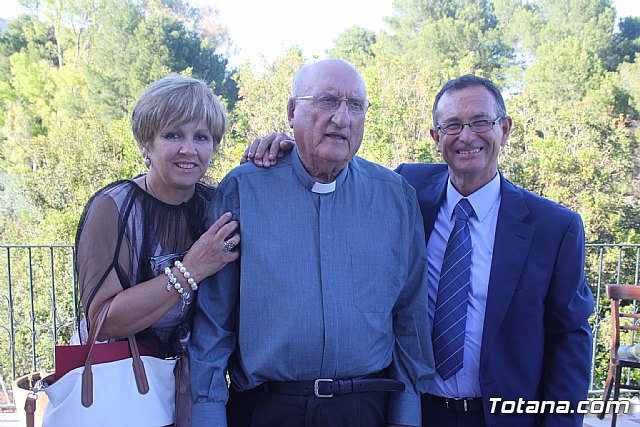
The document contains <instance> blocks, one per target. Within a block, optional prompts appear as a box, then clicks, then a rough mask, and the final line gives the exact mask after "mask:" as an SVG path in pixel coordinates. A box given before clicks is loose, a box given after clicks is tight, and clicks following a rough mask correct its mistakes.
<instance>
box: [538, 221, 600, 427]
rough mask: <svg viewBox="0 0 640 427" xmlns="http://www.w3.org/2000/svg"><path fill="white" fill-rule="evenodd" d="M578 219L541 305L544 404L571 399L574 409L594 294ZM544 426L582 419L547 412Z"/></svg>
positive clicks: (583, 391)
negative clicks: (543, 350)
mask: <svg viewBox="0 0 640 427" xmlns="http://www.w3.org/2000/svg"><path fill="white" fill-rule="evenodd" d="M584 259H585V238H584V227H583V225H582V220H581V218H580V216H579V215H578V214H574V216H573V219H572V221H571V222H570V224H569V226H568V227H567V230H566V232H565V234H564V236H563V239H562V243H561V245H560V249H559V252H558V256H557V258H556V263H555V266H554V271H553V275H552V278H551V283H550V286H549V291H548V294H547V299H546V301H545V317H544V325H545V353H544V354H545V355H544V361H543V372H542V383H541V385H542V393H541V399H542V400H553V401H561V400H562V401H570V402H571V407H572V409H575V408H576V405H577V402H578V401H579V400H584V399H586V398H587V392H588V389H589V377H590V368H591V343H592V339H593V338H592V334H591V328H590V326H589V321H588V319H589V316H590V315H591V313H592V312H593V295H592V294H591V291H590V289H589V287H588V286H587V283H586V280H585V272H584ZM542 425H543V426H547V427H552V426H553V427H561V426H575V427H581V426H582V415H579V414H575V415H560V414H555V415H551V414H546V415H544V418H543V424H542Z"/></svg>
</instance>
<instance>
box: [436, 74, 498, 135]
mask: <svg viewBox="0 0 640 427" xmlns="http://www.w3.org/2000/svg"><path fill="white" fill-rule="evenodd" d="M475 86H481V87H484V88H485V89H487V90H488V91H489V92H490V93H491V95H493V97H494V99H495V101H496V105H497V106H498V111H497V113H498V115H499V116H500V117H506V116H507V107H505V105H504V99H503V98H502V94H501V93H500V89H498V87H497V86H496V85H495V84H494V83H493V82H492V81H491V80H489V79H484V78H482V77H478V76H474V75H473V74H467V75H465V76H461V77H458V78H455V79H451V80H449V81H448V82H446V83H445V84H444V86H442V89H440V92H438V94H437V95H436V99H435V101H433V109H432V111H431V114H432V116H433V125H434V126H437V125H438V102H440V98H442V96H443V95H444V94H445V93H447V92H455V91H457V90H461V89H465V88H468V87H475Z"/></svg>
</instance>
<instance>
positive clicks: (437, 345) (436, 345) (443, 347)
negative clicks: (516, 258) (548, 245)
mask: <svg viewBox="0 0 640 427" xmlns="http://www.w3.org/2000/svg"><path fill="white" fill-rule="evenodd" d="M454 213H455V218H456V223H455V225H454V226H453V230H452V231H451V235H450V236H449V241H448V242H447V248H446V250H445V252H444V259H443V260H442V270H440V283H439V285H438V296H437V298H436V310H435V314H434V318H433V334H432V339H433V353H434V357H435V362H436V371H437V372H438V374H439V375H440V377H441V378H442V379H443V380H447V379H448V378H449V377H451V376H452V375H453V374H455V373H456V372H458V371H459V370H460V369H461V368H462V356H463V354H464V331H465V326H466V323H467V301H468V299H469V281H470V278H471V234H470V233H469V217H470V216H471V215H472V214H473V207H471V204H470V203H469V200H467V199H461V200H460V201H459V202H458V204H457V205H456V207H455V209H454Z"/></svg>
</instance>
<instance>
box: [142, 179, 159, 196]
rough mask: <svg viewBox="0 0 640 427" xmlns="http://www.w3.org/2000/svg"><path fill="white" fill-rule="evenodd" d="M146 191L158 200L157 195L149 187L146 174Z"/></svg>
mask: <svg viewBox="0 0 640 427" xmlns="http://www.w3.org/2000/svg"><path fill="white" fill-rule="evenodd" d="M144 191H146V192H147V193H148V194H151V195H152V196H153V197H155V198H156V199H157V198H158V196H156V193H154V192H153V190H152V189H151V187H149V186H148V185H147V175H146V174H145V176H144Z"/></svg>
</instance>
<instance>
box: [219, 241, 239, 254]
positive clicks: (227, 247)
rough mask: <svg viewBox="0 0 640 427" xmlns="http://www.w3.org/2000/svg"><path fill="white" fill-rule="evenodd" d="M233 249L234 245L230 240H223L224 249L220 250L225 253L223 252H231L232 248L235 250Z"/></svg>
mask: <svg viewBox="0 0 640 427" xmlns="http://www.w3.org/2000/svg"><path fill="white" fill-rule="evenodd" d="M235 247H236V244H235V243H233V242H232V241H231V240H225V241H224V248H223V249H222V250H223V251H225V252H231V250H232V249H233V248H235Z"/></svg>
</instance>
